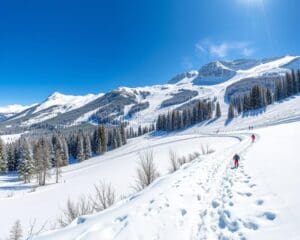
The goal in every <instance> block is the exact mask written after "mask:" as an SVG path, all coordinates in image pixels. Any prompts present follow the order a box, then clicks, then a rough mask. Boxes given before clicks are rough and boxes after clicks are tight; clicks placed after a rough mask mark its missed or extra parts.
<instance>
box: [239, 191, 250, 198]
mask: <svg viewBox="0 0 300 240" xmlns="http://www.w3.org/2000/svg"><path fill="white" fill-rule="evenodd" d="M238 194H239V195H241V196H247V197H251V196H252V193H250V192H245V193H241V192H238Z"/></svg>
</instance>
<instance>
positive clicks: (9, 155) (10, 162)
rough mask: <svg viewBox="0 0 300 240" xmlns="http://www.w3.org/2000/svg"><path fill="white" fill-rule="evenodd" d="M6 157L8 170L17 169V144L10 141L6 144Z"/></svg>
mask: <svg viewBox="0 0 300 240" xmlns="http://www.w3.org/2000/svg"><path fill="white" fill-rule="evenodd" d="M6 159H7V169H8V171H9V172H13V171H16V170H17V167H18V166H17V161H16V158H15V144H12V143H9V144H7V145H6Z"/></svg>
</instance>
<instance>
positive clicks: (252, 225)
mask: <svg viewBox="0 0 300 240" xmlns="http://www.w3.org/2000/svg"><path fill="white" fill-rule="evenodd" d="M243 225H244V227H245V228H248V229H251V230H257V229H258V227H259V225H258V224H256V223H255V222H252V221H247V222H243Z"/></svg>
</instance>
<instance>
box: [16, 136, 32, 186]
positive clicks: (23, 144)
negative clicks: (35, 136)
mask: <svg viewBox="0 0 300 240" xmlns="http://www.w3.org/2000/svg"><path fill="white" fill-rule="evenodd" d="M18 156H19V161H18V162H19V166H18V174H19V177H20V178H22V179H23V180H24V183H28V182H30V180H31V178H32V175H33V174H34V172H35V167H34V160H33V157H32V153H31V151H30V146H29V143H28V141H27V139H26V138H24V139H22V140H21V141H20V146H19V155H18Z"/></svg>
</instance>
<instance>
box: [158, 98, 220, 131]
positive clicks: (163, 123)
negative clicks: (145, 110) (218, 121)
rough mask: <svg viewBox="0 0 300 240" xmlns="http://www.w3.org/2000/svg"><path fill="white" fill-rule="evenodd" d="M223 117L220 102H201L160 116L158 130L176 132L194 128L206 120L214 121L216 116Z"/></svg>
mask: <svg viewBox="0 0 300 240" xmlns="http://www.w3.org/2000/svg"><path fill="white" fill-rule="evenodd" d="M214 111H215V117H216V118H219V117H220V116H221V108H220V104H219V102H217V103H216V104H215V102H213V101H207V100H206V101H202V100H199V101H197V102H196V103H195V104H193V105H192V106H187V107H184V109H183V110H177V109H175V110H172V111H169V112H168V113H166V114H160V115H159V116H158V118H157V121H156V130H162V131H174V130H179V129H183V128H186V127H189V126H192V125H194V124H196V123H200V122H202V121H205V120H209V119H212V118H213V117H214V116H213V115H214Z"/></svg>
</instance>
